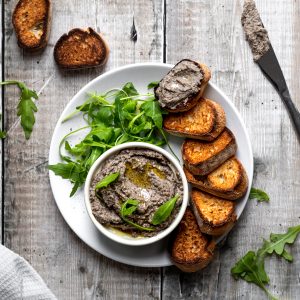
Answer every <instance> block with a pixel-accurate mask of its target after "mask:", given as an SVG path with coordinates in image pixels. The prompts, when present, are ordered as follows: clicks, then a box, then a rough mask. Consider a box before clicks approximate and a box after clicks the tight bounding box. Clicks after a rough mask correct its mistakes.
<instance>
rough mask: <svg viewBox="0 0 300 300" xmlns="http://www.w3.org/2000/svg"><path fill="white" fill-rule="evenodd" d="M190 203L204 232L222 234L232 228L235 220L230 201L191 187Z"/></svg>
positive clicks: (233, 209)
mask: <svg viewBox="0 0 300 300" xmlns="http://www.w3.org/2000/svg"><path fill="white" fill-rule="evenodd" d="M206 201H208V202H206ZM190 203H191V207H192V210H193V212H194V215H195V217H196V220H197V223H198V225H199V228H200V230H201V232H203V233H205V234H209V235H212V236H219V235H223V234H225V233H227V232H229V231H230V230H231V229H232V227H233V226H234V224H235V222H236V220H237V216H236V214H235V204H234V202H232V201H228V200H225V199H222V198H219V197H215V196H211V195H209V194H206V193H203V192H201V191H199V190H197V189H193V190H192V194H191V201H190ZM220 207H223V209H221V208H220ZM213 210H215V211H213ZM212 211H213V212H212Z"/></svg>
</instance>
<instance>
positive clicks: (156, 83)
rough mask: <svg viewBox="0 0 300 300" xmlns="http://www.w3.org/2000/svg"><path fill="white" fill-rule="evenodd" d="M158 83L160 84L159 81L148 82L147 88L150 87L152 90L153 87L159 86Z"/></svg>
mask: <svg viewBox="0 0 300 300" xmlns="http://www.w3.org/2000/svg"><path fill="white" fill-rule="evenodd" d="M158 84H159V81H152V82H150V83H149V84H148V86H147V88H148V90H151V89H153V88H155V87H157V86H158Z"/></svg>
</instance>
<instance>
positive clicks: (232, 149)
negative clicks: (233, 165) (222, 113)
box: [182, 128, 237, 175]
mask: <svg viewBox="0 0 300 300" xmlns="http://www.w3.org/2000/svg"><path fill="white" fill-rule="evenodd" d="M236 150H237V144H236V140H235V137H234V135H233V133H232V132H231V131H230V130H229V129H228V128H225V129H224V131H223V132H222V133H221V134H220V135H219V136H218V137H217V138H216V139H215V140H214V141H212V142H206V141H200V140H195V139H186V140H185V141H184V143H183V145H182V159H183V162H184V166H185V167H186V169H188V170H189V171H190V172H191V173H192V174H194V175H207V174H209V173H211V172H212V171H213V170H215V169H216V168H218V167H219V166H220V165H221V164H222V163H224V162H225V161H226V160H227V159H228V158H230V157H232V156H233V155H234V154H235V153H236Z"/></svg>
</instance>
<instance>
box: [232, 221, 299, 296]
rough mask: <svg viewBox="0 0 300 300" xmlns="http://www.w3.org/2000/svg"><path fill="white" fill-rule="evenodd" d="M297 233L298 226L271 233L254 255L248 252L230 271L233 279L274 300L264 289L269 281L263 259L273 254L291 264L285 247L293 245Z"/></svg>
mask: <svg viewBox="0 0 300 300" xmlns="http://www.w3.org/2000/svg"><path fill="white" fill-rule="evenodd" d="M299 233H300V225H298V226H295V227H290V228H288V231H287V232H286V233H284V234H274V233H271V235H270V240H269V241H267V240H264V243H263V246H262V247H261V248H260V249H259V250H258V251H257V252H256V253H255V252H254V251H248V252H247V253H246V255H245V256H244V257H242V258H241V259H240V260H239V261H238V262H237V263H236V264H235V266H234V267H233V268H232V269H231V274H232V275H233V277H234V278H235V279H238V278H241V279H243V280H246V281H247V282H252V283H254V284H256V285H258V286H259V287H260V288H262V289H263V290H264V291H265V292H266V294H267V295H268V296H269V297H270V299H272V300H275V299H276V298H275V297H274V296H273V295H272V294H271V293H270V292H269V291H268V290H267V288H266V285H267V284H268V283H269V282H270V279H269V277H268V275H267V273H266V271H265V265H264V261H265V257H266V256H267V255H271V254H273V253H275V254H277V255H278V256H279V257H283V258H284V259H285V260H287V261H289V262H292V261H293V256H292V255H291V254H290V253H289V252H287V250H286V249H285V246H286V244H293V243H294V241H295V240H296V238H297V236H298V234H299Z"/></svg>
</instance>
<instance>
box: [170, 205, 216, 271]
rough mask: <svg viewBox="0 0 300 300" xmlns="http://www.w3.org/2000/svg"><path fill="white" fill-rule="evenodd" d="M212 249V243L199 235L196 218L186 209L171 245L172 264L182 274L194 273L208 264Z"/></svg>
mask: <svg viewBox="0 0 300 300" xmlns="http://www.w3.org/2000/svg"><path fill="white" fill-rule="evenodd" d="M214 248H215V243H214V241H213V240H211V239H210V238H209V237H208V236H206V235H205V234H203V233H201V231H200V230H199V226H198V224H197V221H196V218H195V216H194V214H193V212H192V211H191V209H190V208H189V207H188V208H187V209H186V211H185V214H184V216H183V218H182V220H181V222H180V223H179V226H178V228H177V233H176V236H175V238H174V240H173V242H172V245H171V259H172V261H173V263H174V264H175V265H176V266H177V267H178V268H179V269H180V270H182V271H183V272H196V271H198V270H201V269H203V268H205V267H206V266H207V265H208V264H209V263H210V261H211V260H212V258H213V251H214Z"/></svg>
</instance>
